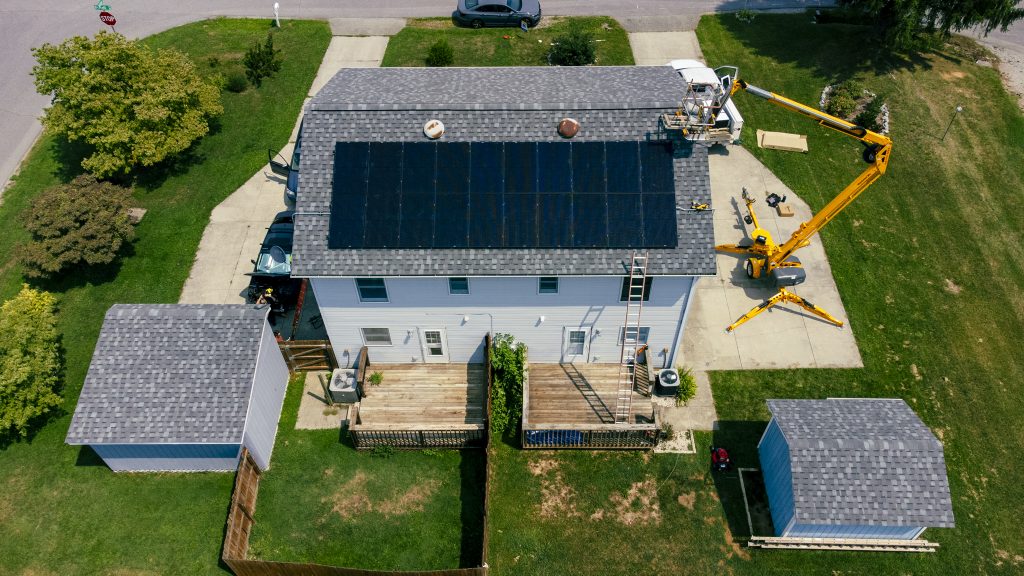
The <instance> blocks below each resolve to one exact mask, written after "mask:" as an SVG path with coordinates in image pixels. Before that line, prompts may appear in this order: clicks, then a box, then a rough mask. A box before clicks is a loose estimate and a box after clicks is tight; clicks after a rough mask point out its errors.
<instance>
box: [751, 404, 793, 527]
mask: <svg viewBox="0 0 1024 576" xmlns="http://www.w3.org/2000/svg"><path fill="white" fill-rule="evenodd" d="M757 453H758V457H759V458H760V459H761V473H762V475H763V476H764V485H765V490H766V491H767V493H768V507H769V509H770V510H771V513H772V524H773V525H774V526H775V535H776V536H781V535H783V534H782V533H783V531H784V530H785V529H786V527H787V526H788V525H789V523H790V521H791V520H792V519H793V470H792V467H791V466H790V462H789V444H787V443H786V437H785V436H783V435H782V429H780V428H779V424H778V422H776V421H775V418H772V421H771V422H769V423H768V428H767V429H765V431H764V436H762V437H761V442H760V443H758V445H757Z"/></svg>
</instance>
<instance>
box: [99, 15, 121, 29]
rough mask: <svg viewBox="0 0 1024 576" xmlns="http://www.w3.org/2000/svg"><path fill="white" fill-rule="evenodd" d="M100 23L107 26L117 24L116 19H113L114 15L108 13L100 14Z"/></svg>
mask: <svg viewBox="0 0 1024 576" xmlns="http://www.w3.org/2000/svg"><path fill="white" fill-rule="evenodd" d="M100 22H103V23H104V24H106V25H107V26H113V25H114V24H117V18H114V15H113V14H111V13H110V12H100Z"/></svg>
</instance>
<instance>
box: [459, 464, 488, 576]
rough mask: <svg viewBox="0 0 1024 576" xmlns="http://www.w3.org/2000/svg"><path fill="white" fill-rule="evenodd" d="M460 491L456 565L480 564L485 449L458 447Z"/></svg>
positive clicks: (481, 553) (462, 566)
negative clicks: (458, 544) (460, 532)
mask: <svg viewBox="0 0 1024 576" xmlns="http://www.w3.org/2000/svg"><path fill="white" fill-rule="evenodd" d="M459 455H460V456H461V458H460V461H459V479H460V482H461V486H460V490H459V494H460V500H461V502H460V503H461V506H462V510H461V520H462V541H461V542H460V553H459V567H460V568H476V567H478V566H481V565H482V564H483V544H484V522H483V520H484V486H485V482H486V479H487V458H486V453H485V451H484V449H482V448H479V449H469V450H461V451H460V453H459Z"/></svg>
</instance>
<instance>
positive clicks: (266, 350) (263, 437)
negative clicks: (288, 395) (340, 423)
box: [242, 323, 288, 470]
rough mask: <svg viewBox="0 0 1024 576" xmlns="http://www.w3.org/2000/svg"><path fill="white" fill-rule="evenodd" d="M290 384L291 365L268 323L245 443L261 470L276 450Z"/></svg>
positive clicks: (264, 332) (254, 381)
mask: <svg viewBox="0 0 1024 576" xmlns="http://www.w3.org/2000/svg"><path fill="white" fill-rule="evenodd" d="M287 387H288V365H287V364H285V361H284V355H282V354H281V348H280V347H279V346H278V345H277V339H275V338H274V331H273V330H272V329H271V328H270V324H269V323H268V324H267V325H266V326H265V327H264V329H263V336H262V338H261V340H260V353H259V356H258V357H257V358H256V372H255V376H254V377H253V382H252V395H251V397H250V398H249V413H248V415H247V416H246V419H245V433H244V434H243V436H242V444H243V445H244V446H245V447H246V448H248V449H249V453H250V454H252V457H253V460H255V461H256V465H257V466H259V467H260V469H261V470H266V469H267V468H269V467H270V454H271V453H272V452H273V451H274V439H275V438H276V437H277V423H278V421H279V420H280V419H281V406H282V404H284V393H285V389H286V388H287Z"/></svg>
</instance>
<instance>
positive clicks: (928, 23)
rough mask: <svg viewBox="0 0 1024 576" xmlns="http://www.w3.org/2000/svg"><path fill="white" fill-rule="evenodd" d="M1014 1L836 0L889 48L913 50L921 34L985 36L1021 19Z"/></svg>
mask: <svg viewBox="0 0 1024 576" xmlns="http://www.w3.org/2000/svg"><path fill="white" fill-rule="evenodd" d="M1017 1H1018V0H840V4H841V5H844V6H849V7H851V8H854V9H858V10H861V11H863V12H864V13H865V14H866V15H868V16H869V17H870V18H871V20H872V21H873V22H875V25H876V26H877V28H878V31H879V33H880V35H881V36H882V39H883V42H884V43H885V44H886V45H887V46H889V47H893V48H904V49H905V48H914V47H915V46H916V44H917V42H918V40H919V37H920V35H921V34H922V33H934V32H939V33H941V34H943V35H948V34H949V33H950V32H959V31H961V30H966V29H968V28H973V27H975V26H981V27H982V28H984V30H985V33H986V34H988V33H989V32H991V31H993V30H995V29H997V28H998V29H1001V30H1004V31H1005V30H1006V28H1007V27H1008V26H1009V25H1010V24H1013V23H1014V22H1016V21H1017V20H1020V19H1021V18H1024V7H1018V6H1017Z"/></svg>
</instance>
